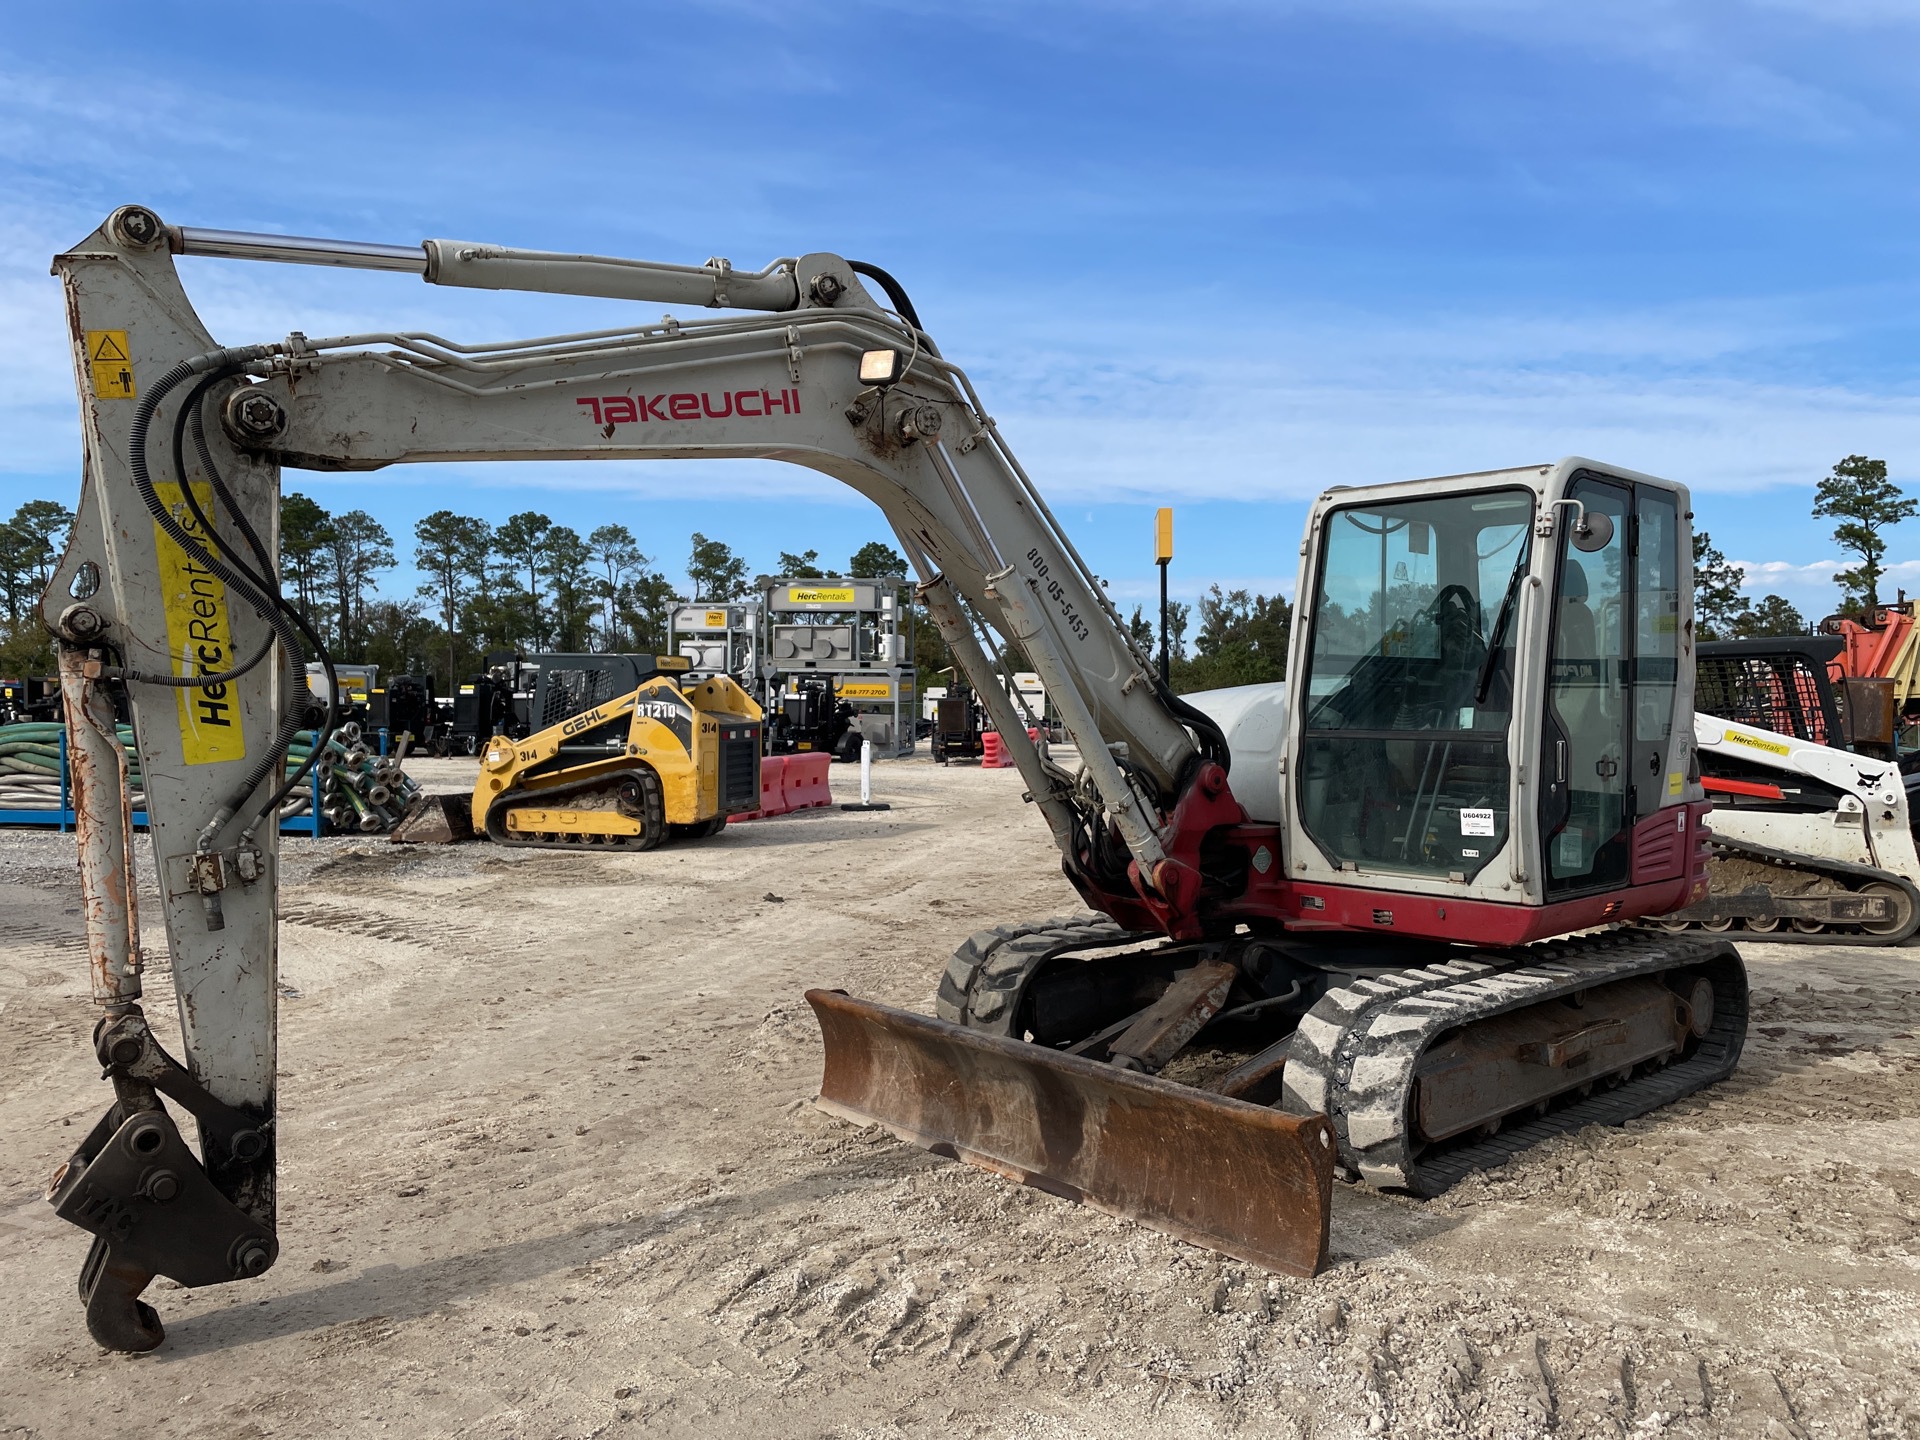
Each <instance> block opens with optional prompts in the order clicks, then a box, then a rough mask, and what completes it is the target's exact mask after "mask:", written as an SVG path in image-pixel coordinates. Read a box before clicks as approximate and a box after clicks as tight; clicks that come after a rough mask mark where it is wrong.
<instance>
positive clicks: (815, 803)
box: [780, 752, 833, 810]
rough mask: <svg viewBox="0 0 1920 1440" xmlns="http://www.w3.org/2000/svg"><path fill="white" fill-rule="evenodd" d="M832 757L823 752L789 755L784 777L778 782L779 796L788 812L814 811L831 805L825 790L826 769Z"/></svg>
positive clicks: (829, 797)
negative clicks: (783, 800) (785, 804)
mask: <svg viewBox="0 0 1920 1440" xmlns="http://www.w3.org/2000/svg"><path fill="white" fill-rule="evenodd" d="M832 763H833V757H832V756H831V755H828V754H826V753H824V752H822V753H819V754H814V755H789V756H788V757H787V771H786V775H785V776H784V777H783V778H782V779H781V782H780V794H781V796H782V798H783V799H785V801H786V803H787V809H789V810H814V809H818V808H819V807H821V806H823V805H831V804H833V795H832V794H831V793H830V792H829V791H828V789H827V767H828V766H829V765H831V764H832Z"/></svg>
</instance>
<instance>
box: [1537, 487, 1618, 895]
mask: <svg viewBox="0 0 1920 1440" xmlns="http://www.w3.org/2000/svg"><path fill="white" fill-rule="evenodd" d="M1567 497H1568V498H1569V499H1572V500H1578V501H1579V502H1580V503H1581V504H1582V505H1583V506H1584V507H1585V508H1586V514H1587V515H1588V516H1589V517H1602V516H1603V517H1605V519H1604V521H1601V520H1598V519H1594V520H1591V521H1590V522H1589V523H1590V527H1591V528H1590V531H1589V533H1588V535H1587V536H1585V537H1583V536H1582V535H1581V534H1580V533H1579V532H1578V530H1577V528H1576V519H1577V517H1576V515H1575V514H1574V512H1572V511H1571V510H1570V508H1564V507H1563V508H1562V509H1561V510H1560V512H1559V515H1560V521H1559V523H1558V524H1557V525H1556V526H1555V529H1556V531H1557V532H1558V539H1557V542H1556V546H1555V556H1556V561H1557V564H1556V567H1555V584H1554V597H1553V610H1552V616H1551V627H1550V628H1551V636H1552V639H1551V650H1550V654H1549V660H1548V672H1547V707H1546V716H1545V723H1544V725H1543V727H1542V732H1543V741H1544V750H1545V753H1544V755H1543V756H1542V757H1541V777H1542V778H1541V785H1540V806H1541V815H1540V821H1541V823H1540V834H1541V837H1542V841H1543V844H1544V849H1545V855H1544V856H1543V862H1542V873H1543V874H1544V876H1545V880H1546V886H1545V888H1546V893H1547V897H1548V898H1549V899H1561V898H1565V897H1567V896H1569V895H1573V894H1579V893H1584V892H1587V891H1592V890H1605V889H1613V888H1618V887H1620V886H1624V885H1625V884H1626V883H1627V876H1628V871H1629V861H1630V853H1631V849H1632V846H1631V843H1630V836H1631V831H1632V826H1633V800H1632V796H1631V787H1632V776H1631V775H1630V773H1629V772H1630V769H1631V765H1632V754H1633V749H1634V731H1633V723H1634V722H1633V714H1632V707H1631V705H1630V703H1629V701H1630V699H1631V692H1632V686H1631V682H1630V675H1631V665H1632V658H1633V645H1634V636H1633V631H1634V628H1635V627H1634V607H1633V605H1632V603H1631V602H1632V594H1633V590H1632V587H1633V574H1632V570H1633V564H1632V553H1631V539H1632V534H1633V525H1632V518H1633V513H1634V512H1633V491H1632V488H1631V487H1630V486H1628V485H1627V484H1625V483H1624V482H1621V481H1615V480H1604V479H1601V478H1600V477H1598V476H1595V475H1591V474H1587V473H1584V472H1583V473H1582V474H1580V475H1577V476H1576V477H1575V478H1574V481H1573V483H1572V484H1571V485H1570V486H1569V487H1568V490H1567ZM1609 529H1610V530H1611V534H1606V535H1605V536H1604V543H1601V544H1597V545H1595V544H1594V542H1595V541H1599V540H1601V539H1602V532H1604V531H1606V530H1609ZM1588 546H1592V547H1593V548H1587V547H1588Z"/></svg>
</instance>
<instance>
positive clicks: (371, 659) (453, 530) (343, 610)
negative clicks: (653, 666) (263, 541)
mask: <svg viewBox="0 0 1920 1440" xmlns="http://www.w3.org/2000/svg"><path fill="white" fill-rule="evenodd" d="M413 542H414V543H413V552H412V559H413V564H414V568H415V569H416V570H418V571H419V572H420V574H421V576H422V577H424V578H423V579H422V581H421V583H420V585H419V587H418V588H417V590H416V591H415V593H414V594H413V595H411V596H401V597H397V598H395V597H384V596H382V595H381V594H380V593H379V588H378V587H379V580H380V577H381V576H382V575H383V574H384V573H385V572H387V571H390V570H392V569H394V568H395V567H396V565H397V564H398V557H397V555H396V551H395V543H394V539H393V536H392V535H391V534H389V533H388V531H387V529H386V528H385V527H384V526H383V525H381V524H380V522H379V521H378V520H376V519H374V517H373V516H371V515H369V514H367V512H366V511H364V510H348V511H345V512H343V513H341V514H337V515H335V514H329V513H328V512H327V511H326V510H325V509H324V508H323V507H321V506H320V505H319V504H318V503H317V502H315V501H314V500H313V499H311V498H310V497H308V496H306V495H302V494H300V493H299V492H297V491H296V492H292V493H289V494H288V495H286V496H285V497H283V499H282V500H281V505H280V564H281V585H282V588H283V589H284V590H285V591H286V592H287V594H288V597H289V599H291V600H292V601H293V603H294V604H295V605H296V606H298V607H299V608H300V610H301V613H302V614H303V615H304V616H305V617H306V619H307V621H308V623H309V624H311V625H313V626H314V627H315V629H316V630H317V631H319V632H320V633H321V635H322V636H323V637H324V638H325V639H326V641H327V645H328V649H329V650H330V652H331V653H332V655H333V658H334V659H335V660H336V661H339V662H346V663H357V664H373V665H378V666H379V667H380V668H381V671H382V672H383V673H389V674H391V673H394V672H397V671H409V670H410V671H415V672H422V671H426V672H431V673H433V674H434V676H435V678H436V681H438V682H442V691H443V693H444V692H445V689H446V683H445V682H448V681H449V680H450V681H451V683H454V684H457V683H458V682H459V681H460V680H461V679H463V678H464V677H465V676H467V675H470V674H473V673H475V672H476V671H478V670H479V669H480V668H481V667H482V666H483V665H484V663H485V657H486V656H487V655H489V654H495V653H501V652H508V651H518V652H535V651H562V652H567V651H597V652H602V653H611V652H626V653H639V654H646V653H662V654H664V653H666V650H667V629H668V621H669V619H670V617H671V614H672V611H673V607H674V603H675V602H676V601H677V600H681V599H692V600H694V601H696V602H702V601H704V602H709V603H719V602H724V601H730V600H738V599H742V598H745V597H747V596H749V595H751V594H753V593H754V586H753V580H752V578H750V576H749V567H748V564H747V561H746V559H745V557H743V556H741V555H738V554H736V553H735V552H734V550H733V549H732V547H730V546H729V545H727V544H726V543H725V542H724V541H721V540H715V539H711V538H709V537H708V536H706V535H704V534H702V533H700V532H699V531H695V532H694V533H693V536H692V539H691V542H690V545H689V551H688V556H687V564H686V570H687V577H688V579H689V581H690V582H691V589H692V594H691V595H690V596H683V595H682V594H681V591H680V587H679V586H678V585H676V584H675V583H674V582H672V581H671V580H669V579H667V577H666V575H665V574H663V573H662V571H661V570H660V568H659V561H658V560H657V559H656V558H655V557H654V556H650V555H648V554H646V553H645V552H644V551H643V550H642V549H641V547H640V542H639V540H638V538H637V537H636V536H635V535H634V533H633V532H632V530H630V529H629V528H628V527H627V526H625V525H622V524H618V523H608V524H605V525H600V526H597V527H596V528H594V529H593V530H591V531H589V532H588V533H587V534H586V535H584V536H583V535H581V534H580V532H579V531H577V530H575V529H574V528H573V527H571V526H568V525H560V524H556V523H554V521H553V520H552V519H551V518H550V517H549V516H546V515H543V514H541V513H540V512H539V511H537V510H523V511H521V512H520V513H518V514H515V515H509V516H508V517H507V518H506V519H505V520H503V521H501V522H500V523H499V524H497V525H495V524H493V523H491V522H489V521H487V520H483V519H480V518H479V517H477V516H473V515H462V514H460V513H459V512H457V511H454V510H436V511H434V512H433V513H432V514H431V515H427V516H425V517H423V518H422V519H421V520H419V521H418V522H417V523H416V524H415V525H414V527H413ZM819 559H820V556H819V553H818V552H817V551H813V550H808V551H806V552H805V553H803V554H800V555H793V554H788V553H786V552H784V551H782V552H780V553H779V555H778V559H777V573H778V574H781V575H794V576H800V577H817V576H821V575H824V574H826V573H827V572H826V571H825V570H823V569H821V568H820V565H819ZM842 573H850V574H857V575H873V576H884V575H900V576H903V577H904V576H905V575H906V573H907V562H906V561H905V559H904V558H902V557H901V556H900V555H898V554H896V553H895V552H894V551H893V550H892V548H891V547H889V546H887V545H884V544H881V543H880V542H878V541H876V542H873V543H870V544H867V545H863V546H862V547H861V548H860V549H859V550H857V551H855V552H854V553H853V555H852V556H850V557H849V559H848V569H847V571H845V572H842ZM919 638H920V640H921V644H922V649H923V663H924V660H925V659H926V658H927V657H926V656H925V654H924V650H925V646H926V637H924V636H922V637H919ZM933 644H934V645H935V646H936V647H937V653H936V654H935V655H934V656H933V658H935V659H940V658H941V657H942V656H943V655H944V647H940V646H938V636H937V633H936V634H935V635H934V636H933ZM942 663H944V661H942Z"/></svg>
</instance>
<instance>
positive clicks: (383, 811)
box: [287, 724, 420, 835]
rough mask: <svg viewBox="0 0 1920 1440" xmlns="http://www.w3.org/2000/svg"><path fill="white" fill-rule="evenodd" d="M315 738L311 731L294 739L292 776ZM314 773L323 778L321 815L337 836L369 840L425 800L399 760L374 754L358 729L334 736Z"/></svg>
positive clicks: (343, 729) (349, 728)
mask: <svg viewBox="0 0 1920 1440" xmlns="http://www.w3.org/2000/svg"><path fill="white" fill-rule="evenodd" d="M313 738H314V737H313V732H312V731H308V730H303V731H301V732H300V734H299V735H298V736H296V737H295V739H294V744H293V748H292V749H290V750H289V751H288V752H287V765H288V773H289V774H291V773H292V768H293V767H294V766H296V765H298V764H299V763H300V762H301V761H303V760H305V759H306V758H307V756H308V755H309V754H311V753H312V752H313ZM314 771H315V773H316V774H317V775H318V776H319V778H320V813H321V814H322V815H323V816H325V817H326V821H327V824H329V825H331V826H333V827H334V829H336V830H358V831H360V832H361V833H362V834H365V835H376V834H379V833H381V832H383V831H387V830H391V829H392V828H393V827H394V826H395V825H397V824H399V823H400V818H401V816H403V815H404V814H406V810H407V807H408V806H409V805H411V804H412V803H413V802H414V800H415V799H416V798H417V797H418V796H419V794H420V787H419V786H418V785H416V784H414V782H413V781H412V780H410V779H409V778H407V773H406V772H405V771H404V770H402V769H401V768H400V759H399V757H398V756H395V755H374V754H372V753H371V752H370V751H369V750H368V749H367V747H366V744H365V740H364V737H363V736H362V734H361V731H360V727H359V726H358V725H354V724H346V725H342V726H341V727H340V728H339V729H338V730H336V731H334V733H333V735H332V737H331V738H330V739H329V740H328V741H327V748H326V752H325V753H324V754H323V755H321V757H320V760H319V762H318V763H317V764H316V765H315V766H314ZM301 788H302V789H303V790H304V789H306V787H304V786H303V787H301ZM289 798H292V797H289Z"/></svg>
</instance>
